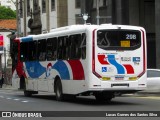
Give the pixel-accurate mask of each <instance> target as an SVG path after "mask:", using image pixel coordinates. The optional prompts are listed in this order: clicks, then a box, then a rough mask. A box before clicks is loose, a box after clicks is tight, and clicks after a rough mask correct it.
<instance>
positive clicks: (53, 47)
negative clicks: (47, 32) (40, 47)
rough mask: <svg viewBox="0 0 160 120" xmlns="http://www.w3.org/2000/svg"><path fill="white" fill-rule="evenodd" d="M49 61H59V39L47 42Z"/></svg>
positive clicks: (51, 39)
mask: <svg viewBox="0 0 160 120" xmlns="http://www.w3.org/2000/svg"><path fill="white" fill-rule="evenodd" d="M46 57H47V60H56V59H57V38H49V39H48V40H47V55H46Z"/></svg>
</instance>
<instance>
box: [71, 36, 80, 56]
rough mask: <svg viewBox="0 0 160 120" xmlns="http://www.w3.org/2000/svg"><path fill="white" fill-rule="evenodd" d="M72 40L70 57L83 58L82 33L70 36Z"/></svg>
mask: <svg viewBox="0 0 160 120" xmlns="http://www.w3.org/2000/svg"><path fill="white" fill-rule="evenodd" d="M69 40H70V44H71V45H70V59H80V58H81V52H82V51H81V41H82V39H81V34H76V35H71V36H69Z"/></svg>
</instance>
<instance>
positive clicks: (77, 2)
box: [75, 0, 81, 8]
mask: <svg viewBox="0 0 160 120" xmlns="http://www.w3.org/2000/svg"><path fill="white" fill-rule="evenodd" d="M75 2H76V3H75V7H76V8H80V7H81V0H75Z"/></svg>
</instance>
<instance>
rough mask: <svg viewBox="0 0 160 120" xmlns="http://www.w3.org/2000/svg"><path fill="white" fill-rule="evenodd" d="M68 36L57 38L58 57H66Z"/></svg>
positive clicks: (63, 58) (61, 58) (64, 58)
mask: <svg viewBox="0 0 160 120" xmlns="http://www.w3.org/2000/svg"><path fill="white" fill-rule="evenodd" d="M67 44H68V36H63V37H59V38H58V51H57V52H58V53H57V54H58V57H57V58H58V59H60V60H66V59H68V45H67Z"/></svg>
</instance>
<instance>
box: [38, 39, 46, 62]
mask: <svg viewBox="0 0 160 120" xmlns="http://www.w3.org/2000/svg"><path fill="white" fill-rule="evenodd" d="M37 53H38V54H37V58H38V60H39V61H45V60H46V39H42V40H38V52H37Z"/></svg>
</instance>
